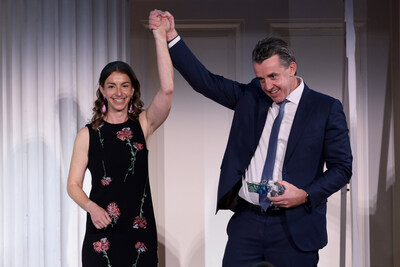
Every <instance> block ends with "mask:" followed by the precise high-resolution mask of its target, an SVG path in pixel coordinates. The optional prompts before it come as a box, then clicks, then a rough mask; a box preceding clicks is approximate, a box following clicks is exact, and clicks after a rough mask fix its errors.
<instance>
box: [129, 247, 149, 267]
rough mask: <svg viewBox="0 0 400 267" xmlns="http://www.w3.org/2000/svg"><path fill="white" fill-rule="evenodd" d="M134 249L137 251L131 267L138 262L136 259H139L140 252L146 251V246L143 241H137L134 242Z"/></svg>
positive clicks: (134, 266)
mask: <svg viewBox="0 0 400 267" xmlns="http://www.w3.org/2000/svg"><path fill="white" fill-rule="evenodd" d="M135 249H136V251H137V253H138V254H137V256H136V261H135V263H134V264H133V265H132V267H136V266H137V263H138V260H139V257H140V253H142V252H146V251H147V248H146V246H145V244H144V243H143V242H137V243H136V244H135Z"/></svg>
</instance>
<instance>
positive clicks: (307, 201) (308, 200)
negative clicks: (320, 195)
mask: <svg viewBox="0 0 400 267" xmlns="http://www.w3.org/2000/svg"><path fill="white" fill-rule="evenodd" d="M304 204H306V205H310V204H311V202H310V196H309V195H308V193H307V192H306V197H305V202H304Z"/></svg>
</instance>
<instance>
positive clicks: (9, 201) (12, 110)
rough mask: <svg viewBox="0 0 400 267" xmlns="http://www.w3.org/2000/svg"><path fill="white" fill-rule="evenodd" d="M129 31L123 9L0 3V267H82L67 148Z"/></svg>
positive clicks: (118, 2)
mask: <svg viewBox="0 0 400 267" xmlns="http://www.w3.org/2000/svg"><path fill="white" fill-rule="evenodd" d="M128 26H129V20H128V16H127V1H125V0H113V1H106V0H96V1H87V0H85V1H79V0H29V1H22V0H1V2H0V55H1V61H0V89H1V93H0V120H1V122H0V128H1V130H0V151H1V154H0V225H1V228H0V240H1V241H0V266H10V267H11V266H18V267H22V266H30V267H34V266H71V267H72V266H79V264H80V254H81V252H80V246H81V244H82V240H81V239H82V237H83V231H84V229H83V226H84V222H85V220H86V218H85V216H84V214H83V216H82V212H78V207H77V205H76V204H75V203H74V202H73V201H72V200H71V199H70V198H69V197H68V195H67V192H66V181H67V175H68V169H69V162H70V158H71V153H72V147H73V141H74V138H75V136H76V133H77V131H78V129H79V128H81V127H83V126H84V125H85V124H86V123H87V121H88V119H89V118H90V115H91V110H90V109H91V107H92V103H93V99H94V95H95V90H96V87H97V79H98V76H99V73H100V71H101V69H102V68H103V67H104V65H105V64H106V63H107V62H109V61H111V60H116V59H120V60H126V59H127V58H128V54H127V51H128V50H129V49H127V35H128V33H129V27H128ZM86 180H89V179H86ZM86 182H88V181H86Z"/></svg>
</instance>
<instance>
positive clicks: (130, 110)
mask: <svg viewBox="0 0 400 267" xmlns="http://www.w3.org/2000/svg"><path fill="white" fill-rule="evenodd" d="M132 102H133V98H131V105H130V106H129V111H128V112H129V113H131V114H132V113H133V105H132Z"/></svg>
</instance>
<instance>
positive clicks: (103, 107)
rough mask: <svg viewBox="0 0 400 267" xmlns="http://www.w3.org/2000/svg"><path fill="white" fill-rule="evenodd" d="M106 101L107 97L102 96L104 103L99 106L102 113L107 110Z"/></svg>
mask: <svg viewBox="0 0 400 267" xmlns="http://www.w3.org/2000/svg"><path fill="white" fill-rule="evenodd" d="M106 102H107V99H106V98H104V104H103V106H102V107H101V113H103V114H104V113H106V111H107V107H106Z"/></svg>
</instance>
